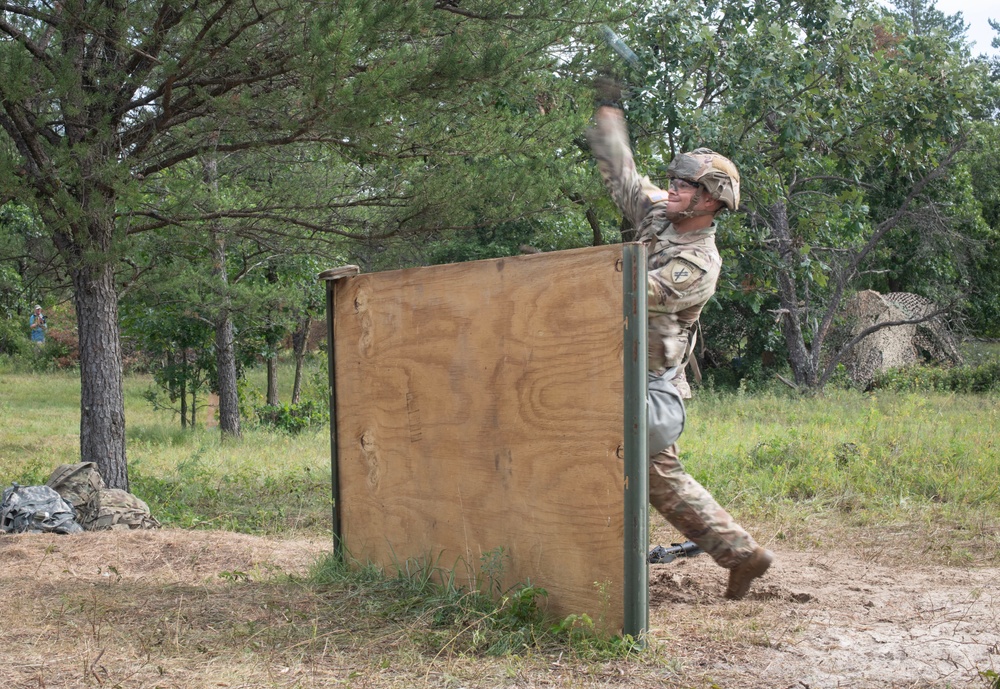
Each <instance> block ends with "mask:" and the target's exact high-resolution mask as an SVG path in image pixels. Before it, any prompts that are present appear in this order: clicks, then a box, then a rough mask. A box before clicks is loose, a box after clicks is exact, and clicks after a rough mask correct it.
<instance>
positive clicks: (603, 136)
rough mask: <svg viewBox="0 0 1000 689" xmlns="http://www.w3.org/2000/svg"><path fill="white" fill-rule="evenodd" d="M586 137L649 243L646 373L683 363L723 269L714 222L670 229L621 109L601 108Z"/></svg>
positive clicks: (663, 198)
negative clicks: (636, 154) (641, 170)
mask: <svg viewBox="0 0 1000 689" xmlns="http://www.w3.org/2000/svg"><path fill="white" fill-rule="evenodd" d="M588 139H589V141H590V147H591V150H592V151H593V153H594V156H595V157H596V158H597V164H598V168H599V169H600V171H601V177H602V178H603V179H604V183H605V185H606V186H607V187H608V190H609V191H610V192H611V196H612V198H613V199H614V201H615V203H616V204H617V205H618V207H619V208H620V209H621V211H622V213H623V214H624V215H625V217H626V218H627V219H628V220H629V222H631V223H632V226H633V227H635V228H636V229H637V230H638V232H639V239H640V241H642V242H644V243H645V244H646V246H647V274H648V295H647V306H648V310H649V313H648V323H649V326H648V327H649V371H650V372H651V373H662V372H663V371H664V370H666V369H668V368H672V367H674V366H680V365H682V364H684V363H685V362H686V361H687V358H688V356H689V355H690V353H691V350H692V349H693V347H694V336H693V328H694V325H695V323H697V322H698V317H699V316H700V315H701V310H702V309H703V308H704V306H705V304H706V303H707V302H708V300H709V299H711V297H712V295H713V294H715V286H716V283H717V282H718V280H719V272H720V271H721V269H722V258H721V257H720V256H719V251H718V249H716V247H715V223H712V225H711V226H709V227H707V228H705V229H702V230H697V231H694V232H684V233H679V232H677V231H675V230H674V226H673V224H671V222H670V221H669V220H667V218H666V203H667V192H666V191H665V190H663V189H661V188H659V187H657V186H656V185H655V184H653V183H652V182H651V181H650V180H649V178H648V177H645V176H640V175H639V173H638V172H637V171H636V169H635V161H634V159H633V157H632V150H631V149H630V148H629V143H628V130H627V129H626V127H625V120H624V118H623V117H622V116H621V113H620V111H615V110H611V109H608V108H602V110H601V111H600V112H599V113H598V118H597V124H596V126H595V127H593V128H592V129H591V130H590V132H589V133H588Z"/></svg>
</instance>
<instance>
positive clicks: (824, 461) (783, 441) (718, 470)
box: [682, 390, 1000, 518]
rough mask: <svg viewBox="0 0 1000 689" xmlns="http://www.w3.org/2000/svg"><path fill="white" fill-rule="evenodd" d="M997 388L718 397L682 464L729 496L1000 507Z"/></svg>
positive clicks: (691, 431) (855, 506)
mask: <svg viewBox="0 0 1000 689" xmlns="http://www.w3.org/2000/svg"><path fill="white" fill-rule="evenodd" d="M998 422H1000V401H998V398H997V397H995V396H985V395H983V396H980V395H956V394H943V393H932V394H916V393H878V394H862V393H858V392H855V391H845V390H832V391H829V392H827V393H826V394H824V395H822V396H818V397H813V398H802V397H797V396H793V395H792V394H791V393H788V394H783V393H780V392H772V393H761V394H757V395H754V396H748V395H740V394H712V395H704V396H700V397H698V398H697V399H696V400H695V401H693V403H692V404H690V405H689V421H688V428H687V429H686V431H685V435H684V437H683V439H682V441H683V443H684V446H683V447H682V461H685V463H686V466H687V468H688V469H689V470H690V471H691V472H692V473H693V474H694V475H695V476H696V478H698V479H700V480H702V481H704V482H705V483H706V484H707V485H709V486H711V489H712V491H713V493H714V494H715V495H716V497H717V498H719V499H721V500H723V501H725V502H730V503H734V504H737V505H739V506H741V507H742V508H743V509H744V510H747V511H750V512H754V513H759V514H765V515H766V514H768V513H774V512H776V511H779V510H781V509H782V506H783V505H788V504H791V503H799V504H800V505H801V504H809V505H812V506H813V507H815V508H818V509H823V508H833V509H836V510H839V511H842V512H859V513H864V512H866V511H867V513H868V514H869V515H870V516H872V517H873V518H875V517H881V516H885V515H886V514H891V513H896V512H899V511H900V510H904V511H905V510H906V509H909V508H916V509H919V508H920V507H926V506H928V505H949V506H951V507H952V508H953V509H954V511H955V512H956V513H961V512H966V513H967V512H968V511H969V510H977V509H982V510H985V511H986V512H987V513H989V514H991V515H993V516H997V515H998V514H1000V493H998V481H997V477H998V476H1000V447H998V444H997V441H996V439H995V435H996V429H997V428H998V427H1000V423H998Z"/></svg>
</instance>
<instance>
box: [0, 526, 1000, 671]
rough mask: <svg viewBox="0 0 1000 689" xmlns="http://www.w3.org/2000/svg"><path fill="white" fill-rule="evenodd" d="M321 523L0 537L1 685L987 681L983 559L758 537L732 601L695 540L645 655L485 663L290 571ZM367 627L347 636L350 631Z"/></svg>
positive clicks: (990, 616) (996, 652)
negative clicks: (754, 577)
mask: <svg viewBox="0 0 1000 689" xmlns="http://www.w3.org/2000/svg"><path fill="white" fill-rule="evenodd" d="M329 545H330V544H329V542H328V541H327V540H326V539H324V538H302V539H294V540H278V539H270V538H262V537H253V536H248V535H241V534H232V533H224V532H210V531H197V532H191V531H179V530H169V529H164V530H160V531H150V532H103V533H87V534H82V535H78V536H49V535H45V536H38V535H19V536H0V578H2V582H0V610H2V611H3V618H2V620H0V688H2V689H27V688H28V687H31V688H32V689H35V688H40V689H56V688H59V689H62V688H72V689H75V688H77V687H122V688H128V689H133V688H140V687H141V688H144V689H145V688H150V689H151V688H154V687H157V688H163V689H167V688H171V689H173V688H184V689H187V688H189V687H198V688H200V687H206V688H207V687H240V688H243V689H251V688H257V687H303V688H306V687H309V688H312V687H335V686H345V687H454V688H455V689H461V688H472V687H484V688H486V687H488V688H489V689H499V688H500V687H706V688H711V687H725V688H729V687H735V688H740V689H749V688H757V687H760V688H765V687H767V688H772V687H774V688H786V687H787V688H791V687H795V688H803V687H804V688H806V689H819V688H821V687H823V688H826V687H852V688H855V687H857V688H864V687H988V686H990V682H991V680H990V681H988V680H987V679H986V678H985V677H984V676H983V675H982V674H981V673H986V672H988V671H992V672H996V673H1000V595H998V594H1000V570H998V569H997V568H994V567H973V568H949V567H942V566H929V565H927V566H922V565H920V564H919V563H917V564H912V565H908V566H906V567H905V568H903V567H900V566H898V565H897V566H891V565H889V564H886V563H884V562H879V561H878V560H879V558H872V557H867V556H865V555H864V554H863V553H862V554H858V553H856V552H855V553H850V552H829V551H823V552H801V551H795V550H786V549H782V548H780V547H778V548H775V552H776V555H777V561H776V564H775V565H774V566H773V567H772V570H771V571H770V572H769V573H768V575H767V576H766V577H765V578H764V579H763V580H761V581H760V582H759V583H758V584H756V585H755V587H754V589H753V590H752V592H751V594H750V595H749V596H748V598H747V599H746V600H744V601H740V602H731V601H725V600H723V599H721V598H720V597H719V594H720V592H721V591H722V589H723V586H724V576H723V575H724V572H723V571H722V570H720V569H719V568H717V567H716V566H715V565H714V564H713V563H712V561H711V560H709V559H708V558H707V557H706V556H701V557H697V558H693V559H690V560H684V561H680V562H674V563H671V564H667V565H654V566H653V567H652V568H651V572H650V580H651V583H650V626H651V633H650V637H651V643H650V651H649V652H647V653H646V654H643V655H641V656H639V657H637V658H634V659H626V660H616V661H613V662H610V663H599V662H595V661H582V660H578V659H569V658H564V657H561V656H560V657H552V656H547V655H546V654H540V653H532V654H526V655H524V656H518V657H513V658H505V659H504V658H501V659H483V658H465V657H455V656H453V655H450V656H449V655H447V654H441V655H439V656H437V657H427V656H426V654H424V655H421V654H420V653H419V652H417V651H414V650H413V648H414V647H412V646H410V645H408V639H409V637H410V636H412V635H413V632H412V630H410V631H409V632H407V631H405V630H403V631H400V630H398V629H397V630H387V631H386V632H385V633H384V634H382V635H379V634H378V633H377V632H376V633H374V634H373V630H372V628H371V627H370V626H369V627H366V628H365V629H360V628H357V627H356V626H355V627H353V628H352V626H351V625H352V624H355V625H356V623H352V622H345V621H344V620H343V619H342V618H339V617H338V616H337V614H336V613H335V611H333V610H332V609H331V608H330V607H329V601H324V600H323V599H322V596H320V595H319V594H317V593H316V592H315V591H313V590H312V589H310V588H308V587H304V586H296V585H294V584H276V583H275V580H274V579H273V578H272V577H271V576H270V575H271V574H273V573H276V572H284V573H291V574H295V573H304V572H305V571H306V570H307V569H308V567H309V566H310V565H311V564H312V563H313V562H314V561H315V560H316V558H317V557H319V556H321V555H322V554H323V553H325V552H326V551H327V550H328V549H329ZM362 637H363V638H364V639H366V640H365V641H364V642H359V641H357V639H359V638H362Z"/></svg>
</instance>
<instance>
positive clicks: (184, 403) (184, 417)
mask: <svg viewBox="0 0 1000 689" xmlns="http://www.w3.org/2000/svg"><path fill="white" fill-rule="evenodd" d="M184 375H185V376H187V372H185V374H184ZM187 424H188V394H187V378H186V377H182V378H181V430H185V429H186V428H187Z"/></svg>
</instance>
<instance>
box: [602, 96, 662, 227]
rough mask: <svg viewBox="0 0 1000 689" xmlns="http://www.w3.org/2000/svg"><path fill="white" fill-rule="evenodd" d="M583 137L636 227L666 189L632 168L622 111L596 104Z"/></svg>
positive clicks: (606, 182)
mask: <svg viewBox="0 0 1000 689" xmlns="http://www.w3.org/2000/svg"><path fill="white" fill-rule="evenodd" d="M587 140H588V142H589V143H590V150H591V152H592V153H593V154H594V157H595V158H596V159H597V167H598V169H599V170H600V171H601V177H602V178H603V179H604V184H605V186H607V188H608V191H610V192H611V198H612V199H614V202H615V204H617V206H618V208H620V209H621V211H622V213H623V214H624V215H625V217H626V218H627V219H628V221H629V222H630V223H632V226H633V227H634V228H636V229H637V230H638V229H639V225H640V223H641V222H642V219H643V218H645V217H646V214H647V213H649V211H650V209H651V208H652V206H653V204H654V203H656V202H657V201H662V200H664V199H666V198H667V192H666V191H664V190H663V189H661V188H659V187H658V186H656V185H655V184H653V183H652V182H651V181H649V178H648V177H646V176H643V175H640V174H639V173H638V171H636V169H635V159H634V158H633V157H632V149H631V147H630V146H629V141H628V128H627V127H626V125H625V116H624V114H623V113H622V111H621V110H620V109H618V108H615V107H611V106H608V105H602V106H601V107H600V108H598V109H597V115H596V116H595V124H594V126H593V127H592V128H591V129H590V130H589V131H588V132H587Z"/></svg>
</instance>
